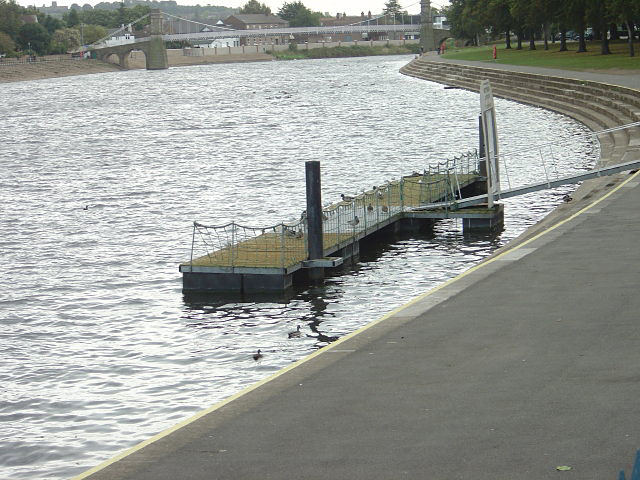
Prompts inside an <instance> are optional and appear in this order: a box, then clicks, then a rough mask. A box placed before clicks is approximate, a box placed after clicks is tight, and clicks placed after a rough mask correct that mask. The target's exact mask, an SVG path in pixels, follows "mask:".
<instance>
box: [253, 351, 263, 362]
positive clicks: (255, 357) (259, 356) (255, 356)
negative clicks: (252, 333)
mask: <svg viewBox="0 0 640 480" xmlns="http://www.w3.org/2000/svg"><path fill="white" fill-rule="evenodd" d="M260 352H261V350H260V349H258V353H254V354H253V359H254V360H260V359H261V358H262V357H263V355H262V353H260Z"/></svg>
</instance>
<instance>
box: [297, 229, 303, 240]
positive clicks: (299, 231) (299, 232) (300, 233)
mask: <svg viewBox="0 0 640 480" xmlns="http://www.w3.org/2000/svg"><path fill="white" fill-rule="evenodd" d="M302 237H304V232H303V231H302V230H298V231H297V232H296V238H302Z"/></svg>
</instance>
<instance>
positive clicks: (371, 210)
mask: <svg viewBox="0 0 640 480" xmlns="http://www.w3.org/2000/svg"><path fill="white" fill-rule="evenodd" d="M367 212H369V213H371V212H373V205H371V204H369V205H367Z"/></svg>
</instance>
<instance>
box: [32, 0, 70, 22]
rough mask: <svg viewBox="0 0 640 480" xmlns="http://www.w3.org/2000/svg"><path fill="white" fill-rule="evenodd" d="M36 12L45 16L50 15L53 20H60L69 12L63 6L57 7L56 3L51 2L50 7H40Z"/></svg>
mask: <svg viewBox="0 0 640 480" xmlns="http://www.w3.org/2000/svg"><path fill="white" fill-rule="evenodd" d="M38 10H39V11H40V12H42V13H44V14H46V15H50V16H52V17H55V18H62V16H63V15H64V14H65V13H67V12H68V11H69V8H68V7H67V6H63V5H60V6H58V2H51V6H50V7H45V6H44V5H42V7H39V8H38Z"/></svg>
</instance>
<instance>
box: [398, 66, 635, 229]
mask: <svg viewBox="0 0 640 480" xmlns="http://www.w3.org/2000/svg"><path fill="white" fill-rule="evenodd" d="M400 71H401V73H403V74H405V75H409V76H412V77H416V78H420V79H423V80H429V81H432V82H437V83H442V84H444V85H449V86H456V87H460V88H463V89H466V90H471V91H474V92H478V91H479V86H480V82H481V81H482V80H484V79H488V80H489V81H490V82H491V88H492V91H493V93H494V95H495V96H497V97H502V98H506V99H509V100H514V101H517V102H520V103H524V104H527V105H532V106H535V107H541V108H545V109H548V110H553V111H555V112H558V113H562V114H564V115H567V116H569V117H571V118H573V119H575V120H577V121H579V122H581V123H583V124H584V125H586V126H587V127H588V128H590V129H591V130H593V131H600V130H604V129H609V128H613V127H617V126H620V125H624V124H629V123H633V122H637V121H640V91H637V90H633V89H631V88H626V87H622V86H618V85H608V84H603V83H598V82H594V81H589V80H581V79H571V78H560V77H555V76H550V75H540V74H533V73H522V72H514V71H508V70H503V69H499V68H487V67H479V66H469V65H462V64H457V63H449V62H446V61H438V60H436V61H434V60H433V59H430V58H429V56H422V57H418V58H416V59H415V60H413V61H412V62H410V63H409V64H407V65H405V66H404V67H403V68H402V69H401V70H400ZM598 139H599V141H600V160H599V163H600V165H602V166H606V165H615V164H618V163H622V162H626V161H631V160H634V159H637V158H640V128H639V127H634V128H629V129H625V130H619V131H616V132H611V133H607V134H604V135H600V136H599V137H598ZM549 142H553V139H552V138H541V139H540V141H539V144H540V145H542V144H548V143H549ZM622 178H624V174H621V175H619V176H613V177H603V178H600V179H595V180H589V181H587V182H584V184H583V185H582V186H581V187H580V188H579V189H578V190H577V191H576V192H575V193H574V194H573V199H574V200H573V201H572V202H571V203H570V204H566V205H563V206H561V207H559V208H558V209H557V210H556V211H554V212H553V213H552V214H551V215H549V216H548V217H546V218H545V219H544V220H543V221H541V222H540V223H539V224H538V225H536V226H535V227H532V228H530V229H529V230H527V232H526V233H525V234H524V235H523V236H522V237H521V238H520V239H519V240H520V241H522V240H524V239H526V238H529V237H531V236H533V235H535V234H536V233H537V232H538V231H540V230H541V229H543V228H546V226H548V225H550V224H552V223H555V222H557V221H558V220H560V219H562V218H565V217H567V216H569V215H571V214H572V213H574V212H575V211H577V210H578V209H579V208H581V206H582V205H584V203H585V202H587V201H588V199H589V198H591V197H592V196H593V195H594V194H595V193H597V192H598V191H600V190H603V189H608V188H611V187H613V186H614V185H615V184H617V183H618V182H619V181H620V180H621V179H622Z"/></svg>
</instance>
